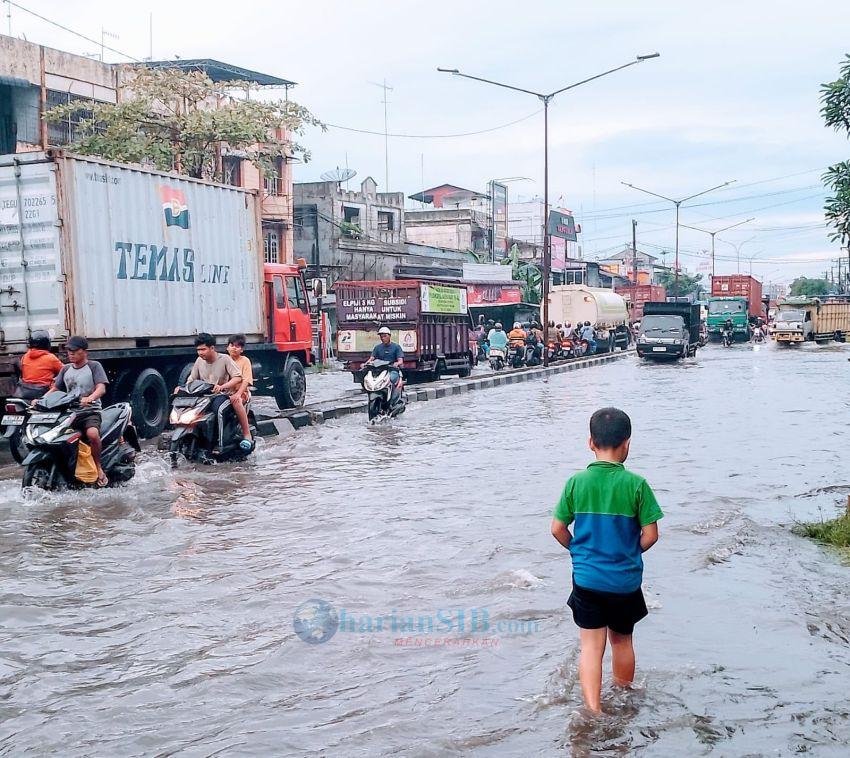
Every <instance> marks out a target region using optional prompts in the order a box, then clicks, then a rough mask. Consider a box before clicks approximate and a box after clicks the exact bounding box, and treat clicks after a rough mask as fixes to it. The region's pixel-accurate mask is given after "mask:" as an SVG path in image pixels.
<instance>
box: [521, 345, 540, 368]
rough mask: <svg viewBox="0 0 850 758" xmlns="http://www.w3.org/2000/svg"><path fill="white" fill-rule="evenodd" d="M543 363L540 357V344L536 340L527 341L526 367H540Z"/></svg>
mask: <svg viewBox="0 0 850 758" xmlns="http://www.w3.org/2000/svg"><path fill="white" fill-rule="evenodd" d="M541 363H542V359H541V357H540V351H539V350H538V343H537V341H536V340H535V341H534V342H530V341H528V340H526V343H525V365H526V366H529V367H531V366H539V365H540V364H541Z"/></svg>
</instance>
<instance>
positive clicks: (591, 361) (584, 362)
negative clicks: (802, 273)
mask: <svg viewBox="0 0 850 758" xmlns="http://www.w3.org/2000/svg"><path fill="white" fill-rule="evenodd" d="M634 354H635V351H634V350H633V349H629V350H623V351H620V352H618V353H606V354H605V355H596V356H593V357H592V358H576V359H574V360H571V361H566V362H564V363H557V364H555V365H554V366H549V367H547V368H543V367H542V366H540V367H538V368H525V369H513V370H507V371H505V372H503V373H500V374H488V375H487V376H482V377H476V378H474V379H473V378H467V379H451V380H444V381H442V382H437V383H436V384H434V385H429V386H426V387H421V386H411V387H408V388H407V390H406V392H407V399H408V402H409V403H427V402H430V401H431V400H439V399H441V398H444V397H454V396H455V395H462V394H465V393H467V392H473V391H477V390H486V389H492V388H493V387H504V386H507V385H511V384H520V383H522V382H529V381H532V380H534V379H542V378H545V377H547V376H554V375H556V374H565V373H567V372H569V371H578V370H580V369H584V368H591V367H592V366H601V365H602V364H604V363H611V362H612V361H616V360H619V359H620V358H624V357H626V356H631V355H634ZM366 406H367V402H366V398H365V397H362V398H358V397H355V398H350V397H349V398H339V399H337V400H331V401H326V402H322V403H314V404H312V405H306V406H304V407H303V408H298V409H297V410H292V411H282V412H281V413H279V414H276V415H274V416H266V415H259V416H258V420H257V431H258V433H259V434H260V435H261V436H263V437H273V436H281V437H288V436H289V435H290V434H292V433H293V432H296V431H299V430H301V429H305V428H307V427H311V426H317V425H318V424H323V423H324V422H325V421H331V420H333V419H338V418H343V417H345V416H350V415H352V414H355V413H362V412H364V411H365V410H366Z"/></svg>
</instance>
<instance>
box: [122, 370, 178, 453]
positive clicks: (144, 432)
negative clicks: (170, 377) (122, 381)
mask: <svg viewBox="0 0 850 758" xmlns="http://www.w3.org/2000/svg"><path fill="white" fill-rule="evenodd" d="M130 405H131V406H132V408H133V424H134V426H135V427H136V431H137V432H138V433H139V436H140V437H143V438H145V439H148V438H150V437H156V436H158V435H159V434H162V430H163V429H165V424H166V422H167V421H168V405H169V404H168V388H167V387H166V386H165V379H163V378H162V374H160V373H159V371H157V370H156V369H155V368H146V369H145V370H144V371H142V372H141V373H140V374H139V375H138V376H137V377H136V381H135V382H134V383H133V389H132V390H131V391H130Z"/></svg>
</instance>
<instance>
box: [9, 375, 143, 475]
mask: <svg viewBox="0 0 850 758" xmlns="http://www.w3.org/2000/svg"><path fill="white" fill-rule="evenodd" d="M80 408H81V406H80V404H79V398H78V397H77V395H73V394H70V393H67V392H58V391H54V392H49V393H47V394H46V395H45V396H44V397H43V398H42V399H41V400H37V401H36V402H35V404H34V407H33V409H32V411H31V413H30V416H29V419H28V421H27V424H26V427H25V431H24V438H25V441H26V444H27V446H28V447H29V449H30V453H29V455H27V457H26V458H25V459H24V461H23V465H24V475H23V480H22V485H23V486H24V487H38V488H40V489H44V490H58V489H65V488H79V487H93V486H96V485H95V484H94V483H89V482H84V481H82V480H81V479H79V478H78V477H77V460H78V457H79V452H80V442H81V440H82V436H83V434H82V432H79V431H77V430H75V429H72V428H71V424H72V423H73V421H74V418H75V416H76V414H77V413H78V412H79V411H80ZM131 418H132V409H131V408H130V404H129V403H116V404H115V405H110V406H109V407H108V408H104V409H103V410H102V411H101V424H100V439H101V444H102V449H101V453H100V462H101V466H102V467H103V471H104V473H105V474H106V476H107V477H108V478H109V484H110V486H112V485H115V484H121V483H123V482H128V481H130V479H132V478H133V476H135V473H136V463H135V459H136V453H137V452H139V451H140V450H141V448H140V446H139V437H138V435H137V434H136V429H135V427H134V426H133V423H132V421H131Z"/></svg>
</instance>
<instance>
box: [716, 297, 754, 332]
mask: <svg viewBox="0 0 850 758" xmlns="http://www.w3.org/2000/svg"><path fill="white" fill-rule="evenodd" d="M748 304H749V303H748V301H747V298H745V297H712V298H710V299H709V301H708V316H707V317H706V328H707V329H708V338H709V339H710V340H719V339H720V336H721V332H722V331H723V325H724V324H725V323H726V320H727V319H732V334H733V336H734V338H735V339H736V340H741V341H747V340H749V339H750V336H751V330H750V314H749V310H748V308H747V306H748Z"/></svg>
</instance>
